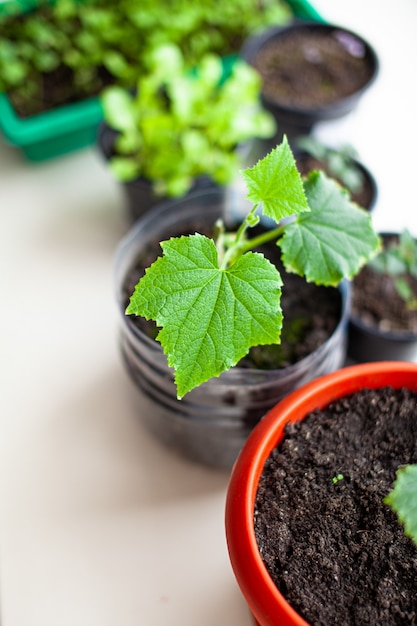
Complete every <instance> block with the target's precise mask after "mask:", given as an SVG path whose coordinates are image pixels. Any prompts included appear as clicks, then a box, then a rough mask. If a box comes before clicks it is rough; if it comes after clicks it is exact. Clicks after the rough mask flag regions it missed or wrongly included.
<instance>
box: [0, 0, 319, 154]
mask: <svg viewBox="0 0 417 626" xmlns="http://www.w3.org/2000/svg"><path fill="white" fill-rule="evenodd" d="M287 2H288V4H289V5H290V7H291V9H292V11H293V12H294V15H295V16H296V17H299V18H302V19H309V20H315V21H321V22H323V21H324V19H323V18H322V17H321V15H320V14H319V13H318V12H317V11H316V9H315V8H314V7H313V6H312V5H311V4H310V3H309V2H308V1H307V0H287ZM35 7H36V0H8V1H6V2H0V15H6V14H7V15H15V14H17V13H22V12H26V11H28V10H31V9H33V8H35ZM19 9H20V10H19ZM102 119H103V113H102V108H101V104H100V100H99V98H98V97H95V98H89V99H88V100H83V101H81V102H77V103H75V104H69V105H65V106H61V107H57V108H56V109H54V110H52V111H47V112H45V113H39V114H37V115H33V116H31V117H28V118H25V119H22V118H20V117H18V116H17V115H16V113H15V112H14V109H13V107H12V106H11V104H10V100H9V98H8V97H7V95H6V94H4V93H3V94H1V93H0V130H1V131H2V133H3V135H4V138H5V140H6V142H7V143H9V144H11V145H14V146H16V147H19V148H20V149H21V150H22V152H23V153H24V155H25V156H26V157H27V158H28V159H29V160H31V161H44V160H46V159H51V158H53V157H56V156H59V155H62V154H66V153H68V152H72V151H74V150H78V149H80V148H84V147H86V146H89V145H92V144H94V143H95V141H96V139H97V128H98V125H99V123H100V122H101V121H102Z"/></svg>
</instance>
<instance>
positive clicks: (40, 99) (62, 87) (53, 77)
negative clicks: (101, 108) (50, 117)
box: [7, 65, 114, 119]
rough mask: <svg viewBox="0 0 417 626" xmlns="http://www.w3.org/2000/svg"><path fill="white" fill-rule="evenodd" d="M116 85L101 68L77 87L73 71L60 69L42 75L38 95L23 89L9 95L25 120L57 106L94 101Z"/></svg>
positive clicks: (18, 113)
mask: <svg viewBox="0 0 417 626" xmlns="http://www.w3.org/2000/svg"><path fill="white" fill-rule="evenodd" d="M113 82H114V78H113V77H112V76H111V75H110V73H109V72H108V71H107V70H106V69H105V68H104V67H100V68H98V69H97V71H96V72H95V73H94V74H92V75H90V76H89V78H88V80H86V82H85V83H83V84H79V85H76V84H75V83H74V77H73V72H72V71H71V69H70V68H68V67H65V66H64V65H61V66H60V67H58V68H57V69H56V70H54V71H53V72H48V73H44V74H41V75H40V77H39V81H38V84H37V90H36V91H34V92H32V91H31V92H27V90H25V88H24V87H21V88H20V89H16V90H13V89H12V90H10V91H9V92H8V94H7V95H8V97H9V99H10V102H11V104H12V105H13V108H14V110H15V112H16V114H17V115H18V117H20V118H22V119H25V118H27V117H29V116H31V115H36V114H38V113H44V112H46V111H50V110H51V109H54V108H56V107H58V106H63V105H66V104H73V103H74V102H79V101H81V100H85V99H87V98H92V97H95V96H97V95H98V94H99V93H100V92H101V91H102V90H103V89H104V88H105V87H107V86H108V85H111V84H112V83H113ZM28 84H29V85H30V83H28Z"/></svg>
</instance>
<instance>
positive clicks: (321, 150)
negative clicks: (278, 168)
mask: <svg viewBox="0 0 417 626" xmlns="http://www.w3.org/2000/svg"><path fill="white" fill-rule="evenodd" d="M297 148H299V149H301V150H304V151H305V152H307V153H308V154H310V155H311V156H313V157H314V158H316V159H317V160H319V161H322V162H323V163H325V164H326V165H327V168H328V172H329V174H331V175H333V176H334V177H335V178H337V179H339V180H340V182H341V183H342V184H343V185H344V186H345V187H346V189H348V190H349V191H350V192H352V193H357V192H359V191H360V190H361V189H362V187H363V184H364V177H363V174H362V172H361V170H360V169H359V167H358V166H357V165H356V163H355V158H356V157H357V152H356V150H355V148H354V147H353V146H350V145H348V144H346V145H343V146H340V148H331V147H330V146H326V145H324V144H322V143H321V142H320V141H319V140H318V139H316V138H315V137H313V136H312V135H306V136H303V137H299V138H298V139H297Z"/></svg>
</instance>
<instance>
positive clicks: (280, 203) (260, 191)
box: [242, 137, 309, 222]
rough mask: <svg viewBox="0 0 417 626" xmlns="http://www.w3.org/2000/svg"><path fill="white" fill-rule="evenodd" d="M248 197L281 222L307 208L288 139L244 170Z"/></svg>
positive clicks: (268, 214) (264, 211)
mask: <svg viewBox="0 0 417 626" xmlns="http://www.w3.org/2000/svg"><path fill="white" fill-rule="evenodd" d="M242 174H243V177H244V179H245V181H246V185H247V188H248V196H247V197H248V199H249V200H250V201H251V202H253V203H254V204H260V203H262V207H263V208H262V211H263V213H264V214H265V215H267V216H268V217H271V218H272V219H274V220H275V221H276V222H279V221H280V220H281V219H283V218H284V217H289V216H291V215H296V214H298V213H301V212H303V211H308V210H309V208H308V204H307V201H306V198H305V194H304V190H303V183H302V179H301V176H300V174H299V172H298V170H297V167H296V164H295V160H294V156H293V154H292V152H291V148H290V146H289V144H288V141H287V139H286V138H285V137H284V140H283V142H282V143H281V144H280V145H278V146H277V147H276V148H274V149H273V150H272V151H271V152H270V153H269V154H267V156H266V157H264V158H263V159H261V160H260V161H258V163H257V164H256V165H254V166H253V167H252V168H249V169H246V170H244V171H243V172H242Z"/></svg>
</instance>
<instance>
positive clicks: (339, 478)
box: [332, 474, 344, 485]
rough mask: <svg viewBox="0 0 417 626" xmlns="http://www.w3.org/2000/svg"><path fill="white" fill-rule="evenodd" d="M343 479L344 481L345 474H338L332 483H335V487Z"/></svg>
mask: <svg viewBox="0 0 417 626" xmlns="http://www.w3.org/2000/svg"><path fill="white" fill-rule="evenodd" d="M343 479H344V476H343V474H336V476H333V478H332V483H333V485H337V483H338V482H340V481H341V480H343Z"/></svg>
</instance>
